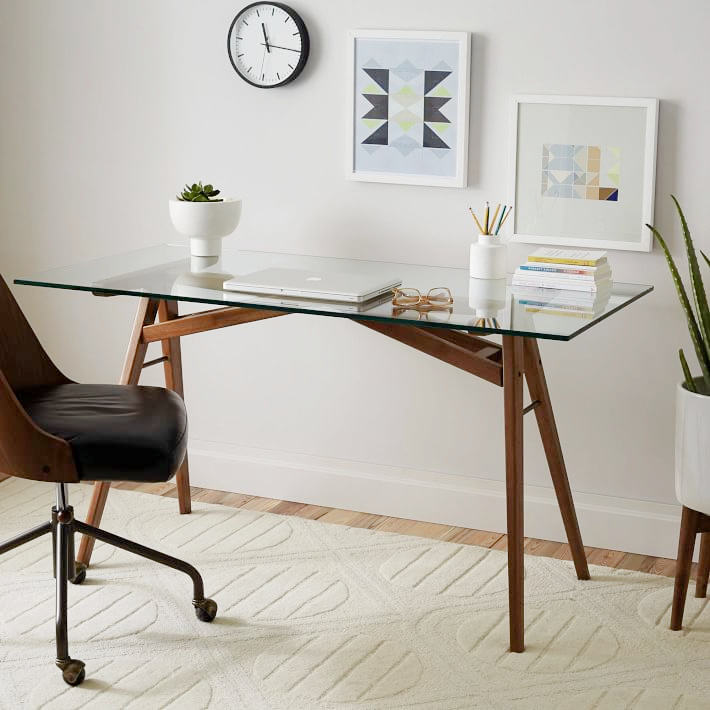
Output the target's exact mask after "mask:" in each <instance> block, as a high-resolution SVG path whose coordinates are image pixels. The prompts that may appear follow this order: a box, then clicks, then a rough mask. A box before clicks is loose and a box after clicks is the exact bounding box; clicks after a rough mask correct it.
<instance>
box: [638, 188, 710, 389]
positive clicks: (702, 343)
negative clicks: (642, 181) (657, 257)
mask: <svg viewBox="0 0 710 710" xmlns="http://www.w3.org/2000/svg"><path fill="white" fill-rule="evenodd" d="M671 197H672V198H673V202H675V206H676V209H677V210H678V215H679V216H680V223H681V226H682V228H683V237H684V238H685V250H686V253H687V256H688V270H689V272H690V284H691V291H692V296H693V303H692V304H691V301H690V298H688V293H687V291H686V290H685V286H684V285H683V281H682V280H681V277H680V273H679V272H678V268H677V267H676V265H675V262H674V261H673V257H672V256H671V253H670V251H669V250H668V246H667V245H666V242H665V240H664V239H663V237H662V236H661V234H660V232H659V231H658V230H657V229H656V228H655V227H652V226H651V225H650V224H647V225H646V226H647V227H648V228H649V229H650V230H651V232H653V236H654V237H655V238H656V239H657V240H658V243H659V244H660V245H661V248H662V249H663V252H664V254H665V255H666V261H667V262H668V266H669V267H670V270H671V276H672V277H673V282H674V283H675V287H676V291H677V292H678V298H679V299H680V303H681V306H682V307H683V310H684V311H685V316H686V318H687V320H688V330H689V331H690V338H691V340H692V341H693V346H694V348H695V354H696V356H697V358H698V362H699V363H700V369H701V371H702V380H703V384H704V390H705V391H704V392H703V394H710V306H709V305H708V297H707V294H706V291H705V286H704V285H703V279H702V276H701V275H700V265H699V264H698V257H697V254H696V253H695V247H694V245H693V240H692V238H691V236H690V230H689V229H688V223H687V222H686V221H685V215H684V214H683V210H682V209H681V208H680V205H679V204H678V200H676V198H675V197H674V196H673V195H671ZM700 253H701V255H702V257H703V259H705V263H706V264H707V265H708V266H710V259H708V258H707V256H705V254H704V253H703V252H702V251H701V252H700ZM678 355H679V357H680V364H681V367H682V368H683V377H684V378H685V388H686V389H687V390H689V391H690V392H697V391H698V388H697V386H696V383H695V381H694V380H693V376H692V375H691V373H690V368H689V367H688V361H687V360H686V358H685V354H684V353H683V349H682V348H681V349H680V350H679V351H678Z"/></svg>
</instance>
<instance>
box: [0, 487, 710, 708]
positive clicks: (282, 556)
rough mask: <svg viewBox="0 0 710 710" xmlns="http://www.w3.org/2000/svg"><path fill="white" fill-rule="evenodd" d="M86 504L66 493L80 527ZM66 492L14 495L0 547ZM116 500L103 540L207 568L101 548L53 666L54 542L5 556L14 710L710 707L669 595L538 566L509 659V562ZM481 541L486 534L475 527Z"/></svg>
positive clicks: (3, 611)
mask: <svg viewBox="0 0 710 710" xmlns="http://www.w3.org/2000/svg"><path fill="white" fill-rule="evenodd" d="M89 495H90V489H89V488H88V486H74V487H72V488H71V496H72V503H73V504H74V505H75V507H76V509H77V514H78V516H79V517H81V516H82V514H83V511H84V510H85V508H86V505H87V503H88V497H89ZM53 496H54V489H53V487H52V486H49V485H42V484H30V483H26V482H23V481H19V480H14V479H10V480H8V481H5V482H2V483H0V538H1V539H5V538H8V537H10V536H12V535H14V534H17V533H19V532H22V531H23V530H25V529H27V528H29V527H31V526H33V525H36V524H39V523H41V522H43V521H44V520H45V519H46V518H47V515H48V512H49V509H50V507H51V505H52V503H53ZM193 510H194V512H193V514H192V515H189V516H180V515H178V513H177V504H176V501H174V500H172V499H164V498H160V497H157V496H150V495H146V494H140V493H134V492H124V491H112V493H111V495H110V496H109V503H108V507H107V512H106V514H105V516H104V527H105V528H106V529H107V530H110V531H113V532H117V533H118V534H123V535H126V536H128V537H131V538H133V539H135V540H137V541H139V542H143V543H144V544H147V545H151V546H155V547H157V548H159V549H162V550H164V551H165V552H168V553H169V554H173V555H176V556H178V557H183V558H185V559H186V560H188V561H190V562H191V563H193V564H195V565H196V566H197V567H198V569H199V570H200V571H201V573H202V575H203V577H204V579H205V587H206V592H207V594H208V595H209V596H212V597H213V598H214V599H215V600H216V601H217V603H218V604H219V614H218V617H217V619H216V620H215V622H214V623H212V624H204V623H201V622H200V621H198V620H197V618H196V617H195V615H194V612H193V610H192V606H191V603H190V598H191V583H190V581H189V578H188V577H187V576H186V575H183V574H181V573H179V572H175V571H172V570H169V569H165V568H163V567H161V566H158V565H155V564H154V563H151V562H149V561H147V560H143V559H141V558H137V557H133V556H131V555H129V554H127V553H123V552H121V551H117V550H113V549H112V548H110V547H108V546H106V545H103V544H101V543H97V546H96V551H95V554H94V558H93V560H92V568H91V569H90V570H89V575H88V578H87V581H86V582H85V583H84V584H83V585H81V586H78V587H75V586H70V593H69V594H70V610H69V627H70V652H71V654H72V656H74V657H76V658H80V659H81V660H83V661H84V662H85V663H86V667H87V680H86V681H85V682H84V684H83V685H82V686H81V687H79V688H69V687H68V686H66V685H64V683H63V682H62V680H61V674H60V673H59V671H58V670H57V669H56V668H54V665H53V662H54V651H55V649H54V622H53V617H54V581H53V579H52V563H51V554H50V552H51V541H50V538H49V537H48V536H47V537H44V538H41V539H39V540H36V541H34V542H33V543H31V544H30V545H26V546H24V547H23V548H20V549H17V550H13V551H11V552H9V553H7V554H6V555H3V556H0V596H1V598H0V708H3V710H4V709H5V708H7V709H8V710H9V709H10V708H12V709H13V710H14V709H16V708H62V709H71V708H90V709H91V708H96V709H101V710H104V709H105V708H150V710H154V709H156V710H157V709H158V708H170V709H175V708H190V709H191V710H192V709H194V710H200V709H202V708H220V709H221V708H227V709H229V708H245V709H248V710H267V709H269V708H274V709H276V710H282V709H284V710H285V709H286V708H289V709H293V708H296V709H299V710H320V709H322V708H323V709H324V708H328V709H335V708H338V709H342V710H347V709H348V708H371V709H372V710H385V709H389V708H397V709H401V710H404V709H407V710H409V709H412V710H471V709H473V708H485V709H491V710H497V709H501V710H502V709H504V708H505V709H506V710H507V709H511V708H512V709H514V710H515V709H518V708H530V709H533V708H541V709H545V710H548V709H551V710H555V709H559V710H563V709H566V708H574V709H575V710H587V709H589V710H591V709H592V708H614V709H617V708H618V709H620V710H621V709H626V708H629V709H631V708H643V709H644V710H656V709H658V710H668V709H670V708H674V709H677V710H689V709H690V708H698V709H700V708H703V709H707V708H710V605H709V604H708V603H707V600H704V599H695V598H694V597H692V593H691V596H689V599H688V605H687V609H686V622H687V623H686V630H685V631H683V632H681V633H673V632H671V631H669V630H668V621H669V613H670V611H669V610H670V602H671V597H672V580H669V579H665V578H662V577H655V576H652V575H644V574H639V573H633V572H626V571H622V570H609V569H606V568H602V567H595V568H593V569H592V580H591V581H589V582H580V581H578V580H577V579H576V577H575V574H574V568H573V566H572V565H571V563H566V562H561V561H558V560H551V559H547V558H543V557H526V562H525V564H526V605H525V611H526V619H525V621H526V627H527V630H526V644H527V650H526V652H525V653H522V654H511V653H509V652H508V651H507V648H508V638H507V635H508V617H507V583H506V566H505V563H506V557H505V554H504V553H502V552H498V551H494V550H486V549H482V548H477V547H469V546H465V545H457V544H451V543H441V542H435V541H432V540H425V539H422V538H416V537H408V536H402V535H395V534H389V533H381V532H376V531H369V530H359V529H354V528H347V527H342V526H338V525H327V524H323V523H318V522H314V521H309V520H301V519H298V518H288V517H282V516H276V515H270V514H268V513H259V512H253V511H248V510H236V509H230V508H226V507H221V506H214V505H206V504H200V503H196V504H194V508H193ZM472 522H473V523H474V524H475V521H472Z"/></svg>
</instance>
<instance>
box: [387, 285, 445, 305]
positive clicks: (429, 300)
mask: <svg viewBox="0 0 710 710" xmlns="http://www.w3.org/2000/svg"><path fill="white" fill-rule="evenodd" d="M392 294H393V295H392V305H393V306H400V307H405V308H414V309H415V310H422V311H428V310H431V309H433V308H448V307H449V306H450V305H451V304H452V303H453V302H454V299H453V297H452V295H451V291H449V289H448V288H446V287H445V286H437V287H436V288H430V289H429V291H428V292H427V294H426V296H424V295H422V293H421V291H419V289H416V288H393V289H392Z"/></svg>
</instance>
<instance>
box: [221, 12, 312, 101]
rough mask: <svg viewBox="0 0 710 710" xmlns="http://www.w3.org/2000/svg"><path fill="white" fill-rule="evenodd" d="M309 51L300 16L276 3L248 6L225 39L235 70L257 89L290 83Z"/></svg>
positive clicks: (304, 63)
mask: <svg viewBox="0 0 710 710" xmlns="http://www.w3.org/2000/svg"><path fill="white" fill-rule="evenodd" d="M309 48H310V43H309V40H308V30H307V29H306V25H305V23H304V22H303V20H302V19H301V17H300V15H299V14H298V13H297V12H295V10H292V9H291V8H290V7H288V6H287V5H283V4H281V3H278V2H255V3H252V4H251V5H247V6H246V7H245V8H244V9H243V10H242V11H241V12H240V13H239V14H238V15H237V16H236V17H235V18H234V20H233V21H232V24H231V26H230V27H229V33H228V35H227V50H228V51H229V60H230V61H231V62H232V66H233V67H234V70H235V71H236V72H237V74H239V76H241V77H242V79H244V81H246V82H248V83H250V84H251V85H252V86H257V87H259V88H260V89H271V88H273V87H275V86H283V85H284V84H288V83H289V82H291V81H293V80H294V79H295V78H296V77H297V76H298V75H299V74H300V73H301V72H302V71H303V67H304V66H305V65H306V60H307V59H308V50H309Z"/></svg>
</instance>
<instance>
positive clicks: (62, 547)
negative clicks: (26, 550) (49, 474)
mask: <svg viewBox="0 0 710 710" xmlns="http://www.w3.org/2000/svg"><path fill="white" fill-rule="evenodd" d="M52 518H53V519H56V536H55V537H56V544H55V554H54V564H55V569H56V577H57V580H56V582H57V598H56V602H57V607H56V618H55V629H56V644H57V660H56V661H55V663H56V665H57V667H58V668H60V669H61V671H62V676H63V678H64V681H65V682H66V683H68V684H69V685H79V683H81V682H82V681H83V680H84V677H85V675H86V671H85V670H84V662H83V661H79V660H77V659H75V658H71V657H70V656H69V639H68V622H67V606H68V603H67V601H68V599H67V598H68V595H67V586H68V582H69V580H70V578H71V577H72V576H73V574H72V573H71V570H70V568H71V564H70V562H69V560H70V558H69V550H70V540H71V538H72V537H73V536H74V511H73V510H72V508H71V506H69V505H68V504H67V497H66V488H65V487H64V484H58V485H57V507H56V508H54V509H53V510H52Z"/></svg>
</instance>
